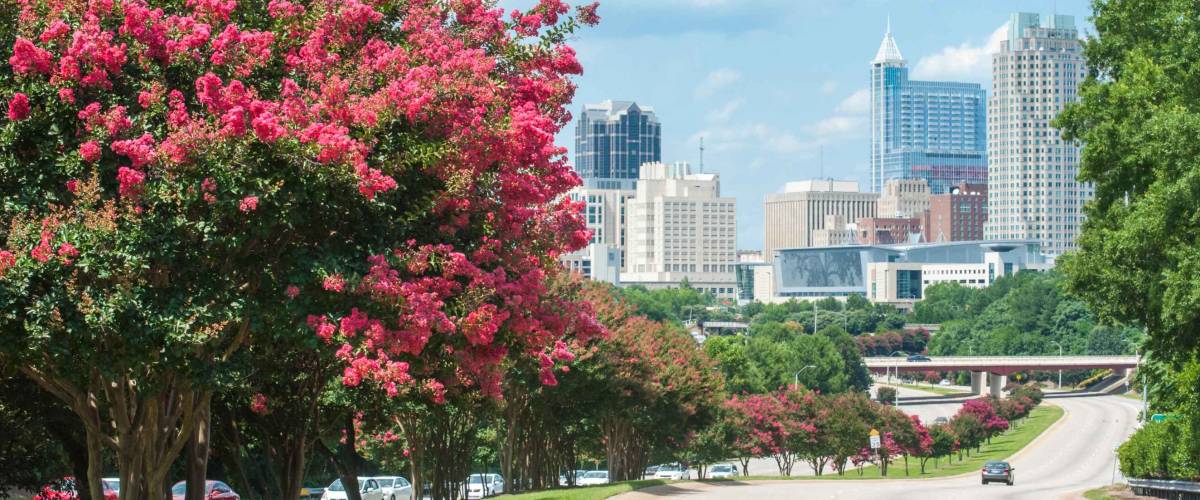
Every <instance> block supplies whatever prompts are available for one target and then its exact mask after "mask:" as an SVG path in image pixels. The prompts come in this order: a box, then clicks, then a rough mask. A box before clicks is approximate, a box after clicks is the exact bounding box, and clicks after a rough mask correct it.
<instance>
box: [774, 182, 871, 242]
mask: <svg viewBox="0 0 1200 500" xmlns="http://www.w3.org/2000/svg"><path fill="white" fill-rule="evenodd" d="M878 202H879V193H863V192H859V190H858V182H856V181H835V180H820V179H814V180H807V181H794V182H788V183H786V184H784V185H783V192H781V193H768V194H767V196H766V197H765V198H764V199H763V230H764V234H763V257H764V258H766V260H767V262H772V261H774V260H775V253H776V252H777V251H778V250H781V249H784V248H806V247H811V246H815V245H816V243H814V240H813V231H815V230H818V229H843V227H844V226H843V227H832V228H831V227H829V224H833V225H836V226H842V225H843V224H845V222H857V221H858V220H859V219H861V218H863V217H872V216H874V215H875V213H876V206H877V203H878ZM829 215H835V216H841V217H842V218H840V219H839V218H837V217H827V216H829ZM834 237H836V235H834ZM821 239H822V240H823V241H822V242H825V241H828V240H829V239H830V235H828V234H824V235H822V238H821Z"/></svg>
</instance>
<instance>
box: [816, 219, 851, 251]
mask: <svg viewBox="0 0 1200 500" xmlns="http://www.w3.org/2000/svg"><path fill="white" fill-rule="evenodd" d="M855 243H858V226H857V225H856V224H854V223H852V222H850V221H848V220H846V216H845V215H841V214H831V215H826V216H825V228H824V229H813V232H812V246H814V247H833V246H841V245H853V244H855Z"/></svg>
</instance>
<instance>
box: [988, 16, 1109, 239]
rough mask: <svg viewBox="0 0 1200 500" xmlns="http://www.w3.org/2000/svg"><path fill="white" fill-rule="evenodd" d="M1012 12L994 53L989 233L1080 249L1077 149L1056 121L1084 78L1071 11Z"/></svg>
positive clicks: (1086, 194)
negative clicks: (1046, 13)
mask: <svg viewBox="0 0 1200 500" xmlns="http://www.w3.org/2000/svg"><path fill="white" fill-rule="evenodd" d="M1042 21H1043V20H1041V19H1040V18H1039V16H1038V15H1037V14H1029V13H1019V14H1013V16H1012V19H1011V20H1010V21H1009V32H1008V40H1006V41H1005V42H1003V43H1002V44H1001V45H1000V51H999V52H998V53H996V54H993V55H992V95H991V97H990V98H989V100H988V220H987V223H986V225H985V226H984V233H985V237H986V238H987V239H1004V240H1007V239H1036V240H1039V241H1042V242H1043V243H1044V245H1045V248H1046V251H1047V253H1050V254H1054V255H1060V254H1062V253H1064V252H1066V251H1068V250H1071V249H1073V248H1075V238H1076V236H1077V235H1078V234H1079V230H1080V227H1081V225H1082V223H1083V205H1084V203H1085V202H1086V201H1087V200H1089V199H1091V197H1092V196H1093V194H1094V191H1093V187H1092V186H1091V185H1090V184H1085V183H1080V182H1077V181H1076V180H1075V179H1076V176H1077V175H1078V173H1079V148H1078V147H1077V146H1075V145H1074V144H1071V143H1069V142H1067V141H1063V140H1062V138H1061V135H1060V133H1059V131H1058V130H1057V129H1054V128H1053V127H1051V126H1050V121H1051V120H1053V119H1054V117H1055V116H1056V115H1057V114H1058V113H1059V112H1060V111H1062V109H1063V106H1065V105H1066V104H1067V103H1070V102H1074V101H1076V100H1078V98H1079V97H1078V93H1077V91H1078V88H1079V84H1080V82H1082V81H1083V79H1084V78H1085V76H1086V69H1085V64H1084V57H1083V49H1082V46H1081V44H1080V41H1079V32H1078V30H1076V28H1075V18H1074V17H1072V16H1063V15H1054V16H1049V17H1047V18H1046V19H1045V20H1044V21H1045V22H1042Z"/></svg>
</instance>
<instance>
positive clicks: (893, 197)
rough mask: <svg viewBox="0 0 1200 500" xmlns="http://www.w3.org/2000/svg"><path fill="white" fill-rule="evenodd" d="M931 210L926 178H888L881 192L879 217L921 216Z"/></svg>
mask: <svg viewBox="0 0 1200 500" xmlns="http://www.w3.org/2000/svg"><path fill="white" fill-rule="evenodd" d="M926 210H929V183H928V182H926V181H925V179H888V181H887V182H885V183H884V184H883V192H882V193H880V194H879V213H878V214H877V215H878V216H879V217H899V218H912V217H920V216H921V214H923V213H925V211H926Z"/></svg>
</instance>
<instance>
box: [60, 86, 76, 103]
mask: <svg viewBox="0 0 1200 500" xmlns="http://www.w3.org/2000/svg"><path fill="white" fill-rule="evenodd" d="M58 100H60V101H62V102H65V103H67V104H75V90H74V89H71V88H61V89H58Z"/></svg>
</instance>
